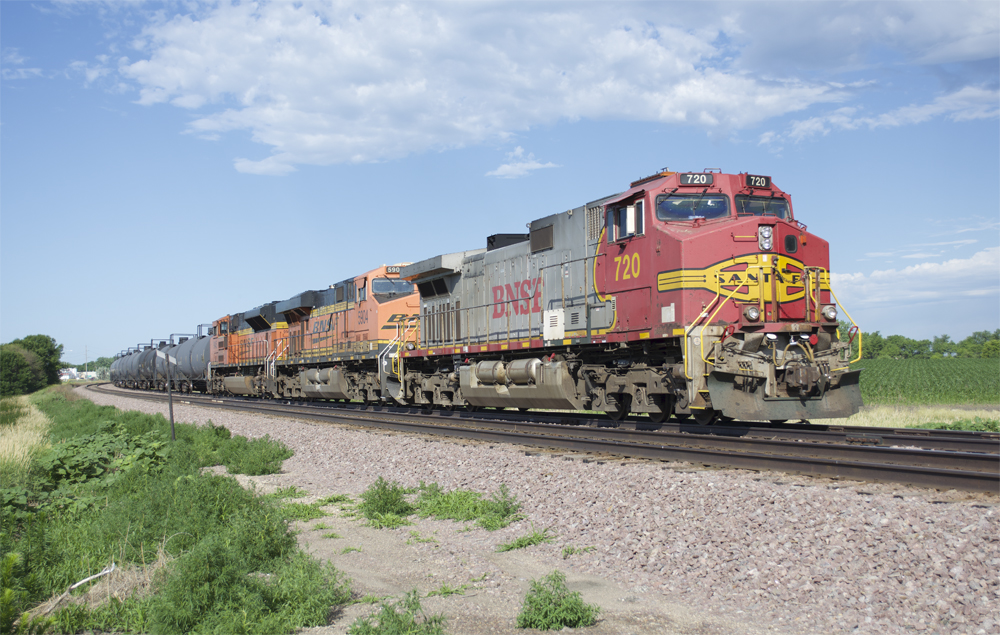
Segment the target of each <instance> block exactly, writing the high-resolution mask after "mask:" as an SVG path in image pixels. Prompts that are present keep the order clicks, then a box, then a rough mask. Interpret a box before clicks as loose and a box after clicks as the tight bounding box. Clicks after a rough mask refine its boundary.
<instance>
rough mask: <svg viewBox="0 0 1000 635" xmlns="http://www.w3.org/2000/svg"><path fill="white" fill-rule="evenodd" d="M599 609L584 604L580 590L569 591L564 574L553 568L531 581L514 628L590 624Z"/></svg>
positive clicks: (593, 621)
mask: <svg viewBox="0 0 1000 635" xmlns="http://www.w3.org/2000/svg"><path fill="white" fill-rule="evenodd" d="M600 611H601V609H600V607H599V606H597V605H596V604H586V603H584V601H583V598H582V597H581V596H580V592H579V591H573V592H570V590H569V589H568V588H567V587H566V575H565V574H564V573H562V572H560V571H553V572H552V573H550V574H549V575H547V576H545V577H544V578H542V579H541V580H532V581H531V588H530V589H529V590H528V594H527V595H526V596H525V598H524V605H523V606H522V607H521V612H520V614H518V616H517V627H518V628H537V629H539V630H543V631H548V630H555V629H560V628H563V627H567V626H568V627H569V628H580V627H581V626H592V625H593V624H594V623H595V622H596V621H597V615H598V613H600Z"/></svg>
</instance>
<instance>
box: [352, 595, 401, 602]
mask: <svg viewBox="0 0 1000 635" xmlns="http://www.w3.org/2000/svg"><path fill="white" fill-rule="evenodd" d="M390 597H391V596H388V595H384V596H380V595H372V594H371V593H368V594H367V595H365V596H363V597H360V598H358V599H356V600H354V601H352V602H351V604H378V603H379V602H381V601H382V600H387V599H389V598H390Z"/></svg>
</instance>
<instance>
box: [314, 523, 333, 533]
mask: <svg viewBox="0 0 1000 635" xmlns="http://www.w3.org/2000/svg"><path fill="white" fill-rule="evenodd" d="M312 529H313V531H320V530H321V529H330V525H327V524H326V523H316V524H315V525H313V526H312Z"/></svg>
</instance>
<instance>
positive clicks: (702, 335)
mask: <svg viewBox="0 0 1000 635" xmlns="http://www.w3.org/2000/svg"><path fill="white" fill-rule="evenodd" d="M730 260H735V258H731V259H730ZM714 277H715V297H714V298H712V301H711V302H709V303H708V306H709V307H711V306H712V305H714V304H715V303H716V302H717V301H718V299H719V296H721V295H722V285H721V284H720V283H721V282H722V281H721V279H720V278H719V276H718V275H716V276H714ZM744 286H746V287H749V286H750V285H749V283H748V282H747V283H743V284H739V285H737V286H736V288H734V289H733V290H732V291H731V292H730V293H729V295H728V296H726V299H725V300H724V301H723V302H722V304H720V305H719V306H718V307H716V309H715V311H714V312H713V313H712V315H711V317H709V318H708V321H709V322H711V321H712V318H714V317H715V316H716V315H717V314H718V313H719V311H720V310H721V309H722V307H724V306H725V305H726V303H727V302H729V300H731V299H732V297H733V296H734V295H735V294H736V292H737V291H739V290H740V289H741V288H742V287H744ZM707 311H708V307H706V308H705V310H703V311H702V312H701V313H700V314H698V318H697V319H696V320H695V321H694V322H692V323H691V324H690V325H688V326H687V327H686V328H685V329H684V350H685V351H686V350H687V338H688V336H689V335H690V334H691V331H693V330H694V329H695V328H697V327H698V323H699V322H701V320H702V318H704V317H708V312H707ZM708 326H709V325H708V324H704V325H703V326H702V327H701V333H700V334H699V336H698V337H699V340H700V346H701V350H700V351H699V354H700V355H701V360H702V361H703V362H705V363H706V364H709V363H711V362H709V361H708V360H707V359H706V358H705V329H706V328H708ZM690 357H691V356H690V355H687V354H685V355H684V377H685V378H686V379H692V380H693V379H694V377H692V376H691V373H690V372H689V371H688V359H690Z"/></svg>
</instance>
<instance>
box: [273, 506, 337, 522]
mask: <svg viewBox="0 0 1000 635" xmlns="http://www.w3.org/2000/svg"><path fill="white" fill-rule="evenodd" d="M281 513H282V514H284V515H285V518H287V519H288V520H315V519H317V518H323V517H324V516H326V512H324V511H323V510H322V509H320V508H319V505H317V504H316V503H285V504H284V505H282V506H281Z"/></svg>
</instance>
